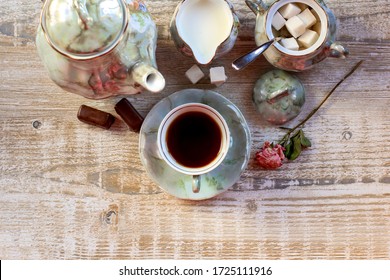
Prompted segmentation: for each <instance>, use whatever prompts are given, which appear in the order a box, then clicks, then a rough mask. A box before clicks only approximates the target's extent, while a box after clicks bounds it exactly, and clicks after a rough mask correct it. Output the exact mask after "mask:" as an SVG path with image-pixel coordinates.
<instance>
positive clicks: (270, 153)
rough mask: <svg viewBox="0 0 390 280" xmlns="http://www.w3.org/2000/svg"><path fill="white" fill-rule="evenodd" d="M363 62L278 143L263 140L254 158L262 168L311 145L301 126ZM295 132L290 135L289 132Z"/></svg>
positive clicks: (292, 156) (267, 167) (277, 165)
mask: <svg viewBox="0 0 390 280" xmlns="http://www.w3.org/2000/svg"><path fill="white" fill-rule="evenodd" d="M362 63H363V60H361V61H359V62H358V63H357V64H356V65H355V66H354V67H353V68H352V70H351V71H349V72H348V74H346V75H345V76H344V78H342V79H341V80H340V81H339V82H338V83H337V84H336V85H335V86H334V87H333V88H332V89H331V91H330V92H329V93H328V94H327V95H326V96H325V97H324V99H323V100H322V101H321V103H320V104H319V105H318V106H317V107H316V108H314V109H313V110H312V111H311V112H310V114H309V115H307V116H306V118H305V119H304V120H302V121H301V122H300V123H299V124H297V125H296V126H294V127H293V128H288V132H287V133H286V134H285V135H284V137H283V138H282V139H281V140H280V141H279V144H276V145H274V144H270V142H268V141H267V142H265V143H264V145H263V147H262V148H261V149H260V151H259V152H257V153H256V160H257V162H258V163H259V165H260V166H261V167H263V168H264V169H276V168H279V167H280V166H282V164H283V163H282V161H283V160H284V159H285V158H287V159H288V160H295V159H296V158H297V157H299V155H300V154H301V151H302V149H305V148H308V147H311V142H310V140H309V139H308V138H307V137H306V136H305V134H304V133H303V130H302V129H301V127H303V125H304V124H305V123H306V122H307V121H308V120H309V119H310V118H311V117H312V116H313V115H314V114H315V113H316V112H317V111H318V110H319V109H320V108H321V106H322V105H323V104H324V103H325V101H326V100H328V98H329V97H330V96H331V95H332V93H333V92H334V91H335V90H336V89H337V88H338V86H339V85H341V84H342V83H343V82H344V81H345V80H346V79H347V78H348V77H349V76H351V75H352V74H353V73H354V72H355V71H356V70H357V69H358V68H359V66H360V65H361V64H362ZM294 132H295V134H294V135H293V136H291V134H293V133H294Z"/></svg>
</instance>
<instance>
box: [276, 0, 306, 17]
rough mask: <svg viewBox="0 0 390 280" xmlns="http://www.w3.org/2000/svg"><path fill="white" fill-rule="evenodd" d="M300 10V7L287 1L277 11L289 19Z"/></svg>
mask: <svg viewBox="0 0 390 280" xmlns="http://www.w3.org/2000/svg"><path fill="white" fill-rule="evenodd" d="M300 12H301V9H300V8H299V7H298V6H297V5H295V4H293V3H288V4H287V5H284V6H283V7H281V8H280V9H279V13H280V14H281V15H282V16H283V17H284V18H285V19H290V18H292V17H293V16H296V15H297V14H299V13H300Z"/></svg>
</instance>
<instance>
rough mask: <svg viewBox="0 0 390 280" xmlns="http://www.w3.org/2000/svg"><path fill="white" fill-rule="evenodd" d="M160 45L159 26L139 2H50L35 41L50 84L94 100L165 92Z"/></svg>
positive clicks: (70, 0) (76, 0)
mask: <svg viewBox="0 0 390 280" xmlns="http://www.w3.org/2000/svg"><path fill="white" fill-rule="evenodd" d="M156 42H157V29H156V25H155V23H154V22H153V20H152V18H151V16H150V14H149V13H148V11H147V9H146V6H145V5H144V4H143V3H142V1H136V0H46V1H45V3H44V6H43V9H42V13H41V24H40V25H39V27H38V32H37V37H36V45H37V49H38V53H39V55H40V57H41V59H42V61H43V63H44V65H45V67H46V68H47V70H48V72H49V75H50V78H51V79H52V80H53V81H54V82H55V83H56V84H58V85H59V86H60V87H62V88H63V89H65V90H67V91H70V92H73V93H76V94H80V95H82V96H84V97H87V98H92V99H101V98H106V97H110V96H115V95H119V94H135V93H139V92H141V91H142V90H143V89H146V90H148V91H151V92H159V91H161V90H162V89H163V88H164V86H165V80H164V78H163V76H162V75H161V73H160V72H158V71H157V69H156V60H155V50H156Z"/></svg>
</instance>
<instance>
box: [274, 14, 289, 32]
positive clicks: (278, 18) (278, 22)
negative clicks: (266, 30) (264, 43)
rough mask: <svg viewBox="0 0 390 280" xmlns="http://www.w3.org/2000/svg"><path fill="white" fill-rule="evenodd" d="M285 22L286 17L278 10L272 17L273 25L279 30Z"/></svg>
mask: <svg viewBox="0 0 390 280" xmlns="http://www.w3.org/2000/svg"><path fill="white" fill-rule="evenodd" d="M285 24H286V20H285V19H284V17H282V15H281V14H280V13H278V12H276V14H275V15H274V17H273V19H272V26H273V27H274V28H275V29H276V30H278V31H279V30H280V29H282V27H283V26H284V25H285Z"/></svg>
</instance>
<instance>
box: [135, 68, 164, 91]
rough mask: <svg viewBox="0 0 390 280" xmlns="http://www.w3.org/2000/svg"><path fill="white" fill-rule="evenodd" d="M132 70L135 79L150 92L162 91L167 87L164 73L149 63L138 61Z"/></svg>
mask: <svg viewBox="0 0 390 280" xmlns="http://www.w3.org/2000/svg"><path fill="white" fill-rule="evenodd" d="M130 71H131V75H132V78H133V80H134V81H135V82H136V83H138V84H140V85H141V86H142V87H143V88H145V89H146V90H148V91H150V92H160V91H162V90H163V89H164V87H165V79H164V77H163V75H162V74H161V73H160V72H159V71H157V69H156V68H154V67H153V66H151V65H149V64H147V63H144V62H140V63H137V64H136V65H134V67H133V68H132V69H131V70H130Z"/></svg>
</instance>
